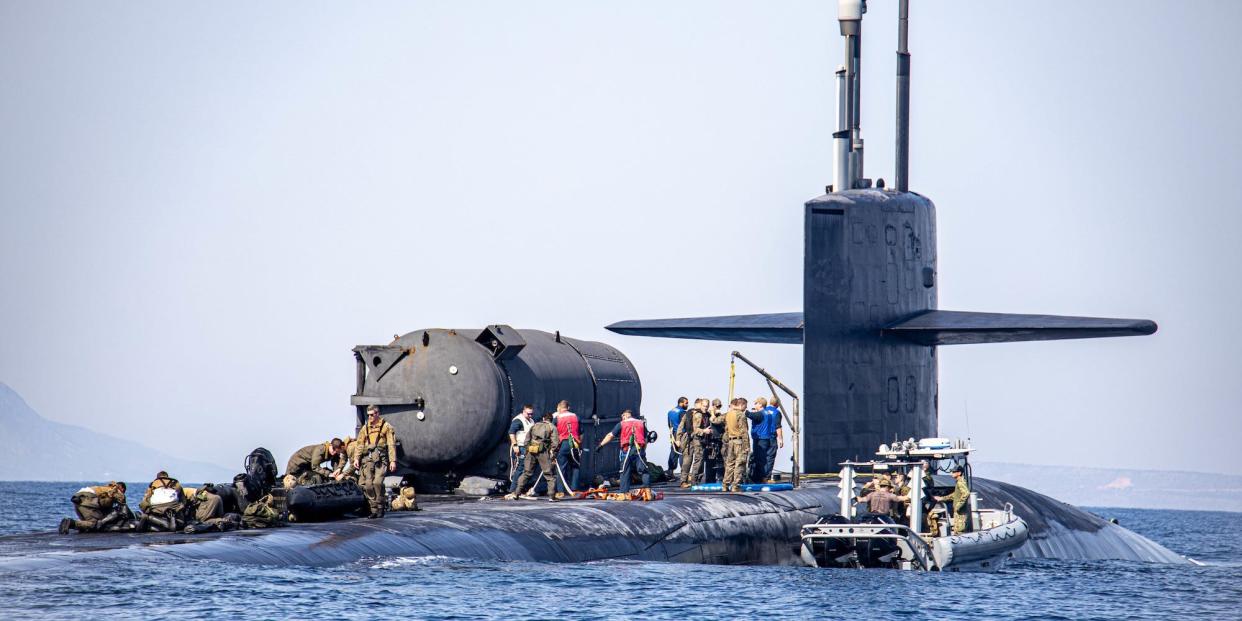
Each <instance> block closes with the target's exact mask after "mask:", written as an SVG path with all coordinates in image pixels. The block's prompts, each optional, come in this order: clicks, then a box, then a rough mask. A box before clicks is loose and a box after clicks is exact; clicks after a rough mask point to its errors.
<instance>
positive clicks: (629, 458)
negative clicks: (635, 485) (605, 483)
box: [599, 410, 651, 492]
mask: <svg viewBox="0 0 1242 621" xmlns="http://www.w3.org/2000/svg"><path fill="white" fill-rule="evenodd" d="M618 435H619V436H621V491H622V492H628V491H630V472H632V471H633V470H637V471H638V472H639V474H642V475H643V487H650V486H651V473H649V472H648V471H647V462H646V461H644V460H643V457H642V451H643V449H644V448H646V447H647V427H646V425H644V424H643V419H641V418H635V417H634V413H633V412H632V411H630V410H625V411H624V412H621V422H619V423H617V426H616V427H613V428H612V431H609V432H608V435H606V436H604V439H603V440H602V441H601V442H600V443H599V448H604V445H605V444H608V443H609V442H612V438H613V437H614V436H618Z"/></svg>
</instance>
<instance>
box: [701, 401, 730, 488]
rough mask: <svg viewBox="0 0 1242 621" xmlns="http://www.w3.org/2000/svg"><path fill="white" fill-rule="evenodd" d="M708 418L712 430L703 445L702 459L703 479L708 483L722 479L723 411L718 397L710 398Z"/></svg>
mask: <svg viewBox="0 0 1242 621" xmlns="http://www.w3.org/2000/svg"><path fill="white" fill-rule="evenodd" d="M708 414H709V415H710V416H709V420H710V422H711V428H712V432H711V434H710V435H709V436H707V443H706V444H705V445H704V450H703V461H704V462H705V470H706V471H707V472H706V477H704V480H705V481H706V482H708V483H719V482H721V481H723V480H724V445H723V443H724V420H725V419H724V414H725V413H724V411H723V410H722V409H721V403H720V399H712V404H711V407H710V408H708Z"/></svg>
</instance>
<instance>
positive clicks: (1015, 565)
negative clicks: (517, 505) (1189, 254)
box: [0, 482, 1242, 621]
mask: <svg viewBox="0 0 1242 621" xmlns="http://www.w3.org/2000/svg"><path fill="white" fill-rule="evenodd" d="M79 487H81V484H74V483H11V482H0V535H5V534H15V533H28V532H38V531H47V530H52V529H54V528H55V526H56V524H57V522H58V521H59V518H60V517H63V516H65V515H68V514H69V511H70V505H69V502H68V497H69V496H70V495H71V494H72V493H73V491H75V490H76V489H78V488H79ZM131 489H141V488H140V487H138V484H133V485H131ZM130 496H131V497H132V496H134V494H130ZM134 504H136V503H134ZM1093 511H1094V512H1095V513H1097V514H1100V515H1102V516H1105V517H1116V518H1118V519H1119V520H1120V521H1121V523H1122V524H1123V525H1124V526H1126V527H1128V528H1130V529H1132V530H1135V531H1137V532H1139V533H1141V534H1143V535H1146V536H1148V537H1150V538H1152V539H1154V540H1156V541H1158V542H1160V543H1162V544H1164V545H1165V546H1167V547H1169V548H1171V549H1173V550H1175V551H1177V552H1180V553H1182V554H1185V555H1187V556H1190V557H1192V558H1195V559H1197V560H1199V561H1201V562H1203V563H1206V564H1205V565H1203V566H1189V565H1187V566H1174V565H1156V564H1147V563H1128V562H1117V561H1100V562H1068V561H1021V562H1011V563H1010V564H1009V565H1008V566H1007V567H1006V568H1005V569H1004V570H1003V571H1001V572H997V573H993V574H963V573H946V574H931V573H915V572H898V571H887V570H869V571H853V570H822V569H809V568H798V567H723V566H700V565H680V564H672V563H647V562H616V561H609V562H600V563H587V564H576V565H569V564H549V563H522V562H483V561H469V560H461V559H453V558H444V557H398V558H373V559H364V560H361V561H358V562H354V563H349V564H346V565H341V566H336V567H256V566H247V565H235V564H230V563H225V562H218V561H208V562H184V561H177V560H173V559H164V558H158V559H150V558H148V559H142V560H119V559H107V558H92V559H89V560H81V561H79V562H76V563H74V564H73V565H70V566H67V567H66V566H61V567H56V568H48V569H40V570H35V571H25V572H20V573H0V619H62V618H64V619H86V618H91V619H106V618H125V619H129V618H135V619H164V618H178V619H238V618H246V619H307V618H311V617H323V618H329V617H330V618H351V619H372V618H381V619H387V618H401V619H506V620H508V619H627V620H636V621H637V620H646V619H678V620H686V619H752V618H780V619H812V618H842V619H938V620H943V619H1154V618H1206V617H1211V618H1214V619H1242V513H1223V512H1207V511H1167V510H1140V509H1093Z"/></svg>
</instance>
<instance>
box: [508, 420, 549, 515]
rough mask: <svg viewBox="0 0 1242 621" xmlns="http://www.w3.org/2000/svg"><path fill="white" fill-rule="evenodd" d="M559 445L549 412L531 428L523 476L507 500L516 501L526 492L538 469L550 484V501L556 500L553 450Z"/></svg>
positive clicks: (527, 439) (527, 438)
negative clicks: (527, 485)
mask: <svg viewBox="0 0 1242 621" xmlns="http://www.w3.org/2000/svg"><path fill="white" fill-rule="evenodd" d="M559 443H560V437H558V436H557V433H556V425H554V424H553V423H552V413H551V412H548V413H546V414H544V415H543V418H542V419H540V420H539V422H537V423H535V424H534V425H532V426H531V428H530V432H529V433H527V435H526V465H525V466H524V467H523V468H522V476H520V477H518V481H517V487H514V488H513V491H512V492H509V495H508V496H505V498H506V499H508V500H515V499H517V497H518V496H520V495H521V494H522V492H525V491H526V484H527V483H528V482H533V481H532V480H533V479H534V478H535V477H536V476H537V474H538V473H537V472H536V468H539V469H541V470H542V471H543V479H544V481H547V484H548V499H549V500H553V501H554V500H556V471H555V470H554V469H553V468H554V465H553V461H552V448H553V447H555V446H557V445H558V444H559ZM532 457H533V458H534V459H532Z"/></svg>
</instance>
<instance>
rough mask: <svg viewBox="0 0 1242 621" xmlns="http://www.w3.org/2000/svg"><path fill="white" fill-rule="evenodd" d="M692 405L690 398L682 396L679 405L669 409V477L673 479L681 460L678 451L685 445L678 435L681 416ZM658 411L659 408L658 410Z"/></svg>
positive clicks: (666, 471) (667, 472)
mask: <svg viewBox="0 0 1242 621" xmlns="http://www.w3.org/2000/svg"><path fill="white" fill-rule="evenodd" d="M689 405H690V400H689V399H687V398H685V397H681V398H680V399H678V400H677V407H675V408H673V409H671V410H669V411H668V469H666V470H665V473H666V474H668V479H669V480H670V481H671V480H673V471H674V470H676V469H677V462H679V461H680V460H681V453H678V451H680V450H682V449H683V448H684V447H685V442H683V441H682V438H681V437H680V436H679V435H678V433H677V430H678V429H681V417H683V416H685V415H686V407H688V406H689ZM657 411H658V410H657Z"/></svg>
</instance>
